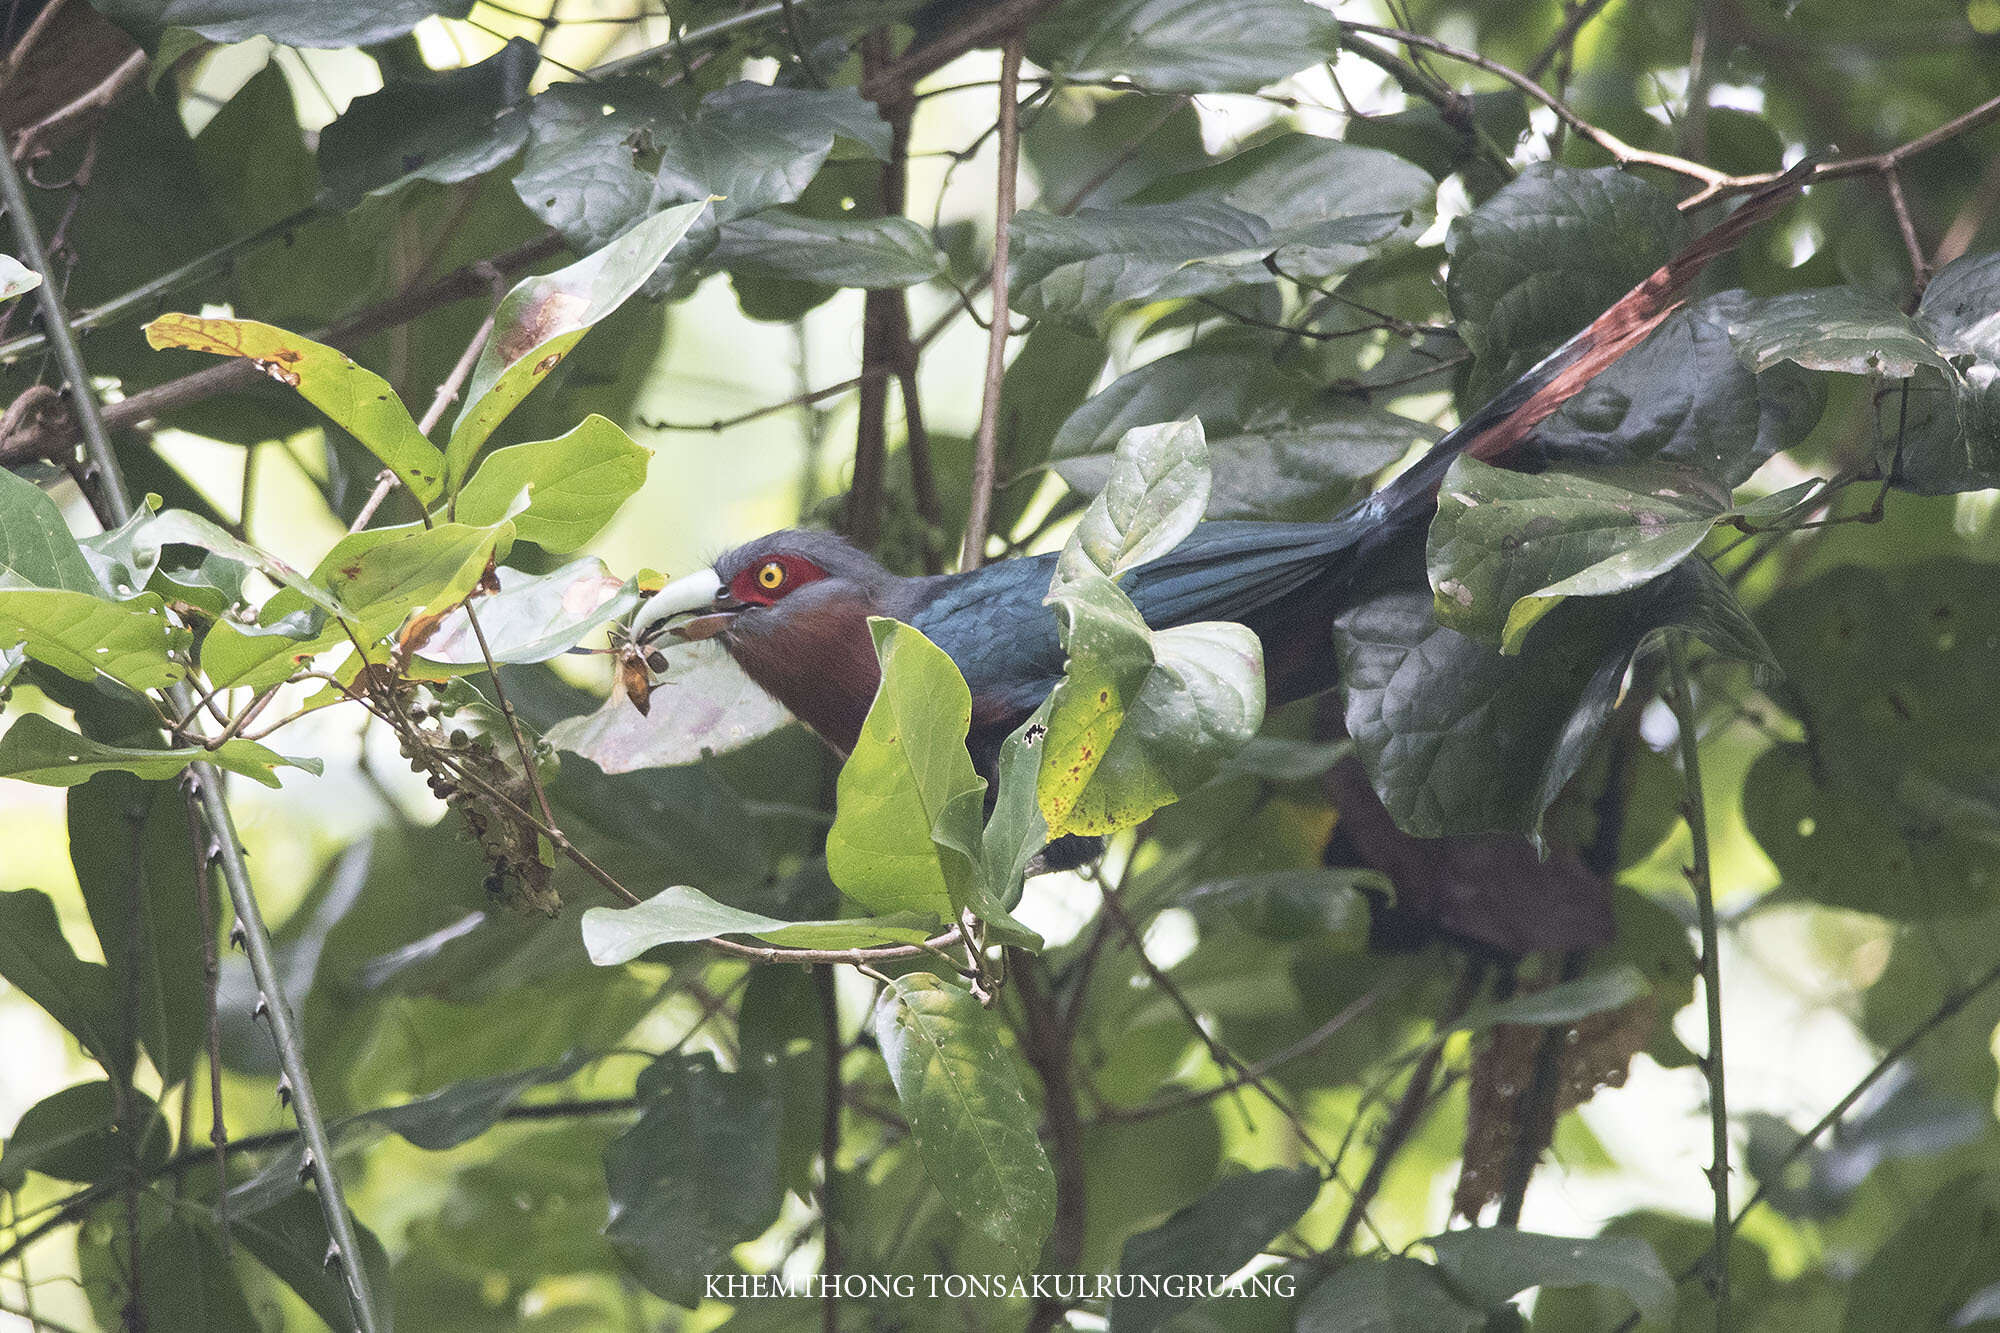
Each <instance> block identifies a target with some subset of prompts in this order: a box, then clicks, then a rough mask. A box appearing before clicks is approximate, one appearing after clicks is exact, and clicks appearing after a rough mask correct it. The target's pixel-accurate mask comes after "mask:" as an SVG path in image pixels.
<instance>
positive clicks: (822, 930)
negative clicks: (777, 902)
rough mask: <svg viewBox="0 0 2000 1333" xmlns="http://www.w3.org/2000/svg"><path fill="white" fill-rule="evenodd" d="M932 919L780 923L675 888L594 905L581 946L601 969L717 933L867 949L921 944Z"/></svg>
mask: <svg viewBox="0 0 2000 1333" xmlns="http://www.w3.org/2000/svg"><path fill="white" fill-rule="evenodd" d="M937 929H938V922H937V920H936V918H935V917H930V918H926V917H923V916H920V915H918V914H916V913H902V914H899V915H896V916H888V917H857V918H853V919H850V920H840V921H780V920H779V919H778V918H776V917H770V916H765V915H764V914H763V913H761V912H746V911H744V910H743V909H742V908H739V907H731V906H729V905H728V904H727V903H719V902H717V901H716V900H715V899H713V898H711V897H709V896H708V895H707V894H705V893H703V892H702V891H701V890H699V889H690V888H687V887H686V886H684V885H675V886H674V887H672V888H669V889H665V890H663V891H661V892H660V893H657V894H655V895H654V896H652V897H651V898H648V899H647V900H646V901H645V902H643V903H640V904H639V905H638V906H637V907H593V908H591V909H590V910H589V911H587V912H585V913H584V914H583V947H584V948H585V949H586V950H587V951H589V953H590V961H591V962H593V963H596V964H597V965H598V966H600V967H615V966H617V965H618V964H620V963H629V962H631V961H632V960H633V959H634V958H637V957H638V956H639V955H640V954H642V953H644V952H646V950H648V949H651V948H653V947H655V946H656V945H661V944H683V943H687V942H688V941H691V940H706V939H711V938H713V937H715V936H717V935H755V936H757V937H758V938H759V939H761V940H763V941H765V942H766V943H768V944H777V945H782V946H784V947H787V948H795V949H865V948H868V947H870V946H872V945H877V944H921V943H923V942H924V940H926V939H927V938H929V937H930V935H931V934H933V933H935V931H936V930H937Z"/></svg>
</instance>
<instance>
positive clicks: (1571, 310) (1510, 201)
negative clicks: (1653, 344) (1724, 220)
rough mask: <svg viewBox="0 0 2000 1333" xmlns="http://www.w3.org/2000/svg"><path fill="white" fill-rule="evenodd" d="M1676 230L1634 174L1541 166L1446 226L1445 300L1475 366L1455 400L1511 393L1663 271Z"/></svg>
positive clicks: (1675, 219)
mask: <svg viewBox="0 0 2000 1333" xmlns="http://www.w3.org/2000/svg"><path fill="white" fill-rule="evenodd" d="M1686 230H1687V228H1686V225H1685V223H1684V222H1683V220H1682V218H1681V215H1680V213H1679V212H1678V210H1676V209H1675V207H1674V201H1673V199H1672V198H1671V197H1669V196H1668V195H1667V194H1666V193H1665V192H1664V191H1662V190H1659V189H1657V188H1655V187H1654V186H1652V185H1650V184H1648V183H1646V182H1645V181H1642V180H1640V179H1639V178H1638V177H1636V176H1632V175H1629V174H1627V173H1625V172H1623V171H1620V170H1618V169H1617V168H1615V167H1600V168H1597V169H1596V170H1592V171H1584V170H1580V169H1578V168H1575V167H1564V166H1555V165H1551V164H1548V163H1537V164H1535V165H1534V166H1531V167H1529V168H1528V169H1527V170H1526V171H1523V172H1522V173H1521V174H1520V176H1519V177H1518V178H1517V179H1515V180H1513V181H1511V182H1509V183H1508V184H1507V185H1506V186H1504V187H1502V188H1501V189H1500V191H1499V192H1498V193H1496V194H1495V195H1494V196H1493V197H1492V198H1491V199H1488V200H1487V201H1486V202H1485V203H1484V204H1481V205H1480V206H1479V207H1478V208H1477V209H1475V210H1473V211H1472V212H1471V213H1469V214H1467V215H1466V216H1464V217H1461V218H1457V219H1455V220H1454V221H1453V222H1452V224H1451V230H1450V231H1449V232H1448V233H1447V234H1446V237H1445V250H1446V252H1447V253H1448V254H1449V255H1450V256H1451V267H1450V269H1449V271H1448V272H1447V274H1446V280H1445V295H1446V296H1447V297H1448V298H1449V299H1450V301H1451V309H1452V313H1453V314H1454V315H1456V316H1457V317H1458V334H1459V336H1460V337H1461V338H1463V339H1464V340H1465V345H1466V346H1467V347H1469V348H1470V349H1471V350H1472V353H1473V355H1474V357H1475V358H1477V360H1476V363H1475V366H1474V369H1473V373H1472V376H1471V378H1470V380H1469V381H1468V382H1467V384H1466V385H1465V387H1464V388H1463V389H1462V390H1461V397H1460V401H1461V402H1462V403H1467V404H1474V405H1476V404H1479V403H1483V402H1485V401H1486V400H1487V399H1489V398H1491V397H1492V396H1493V395H1494V394H1496V393H1498V392H1499V391H1500V390H1501V389H1502V388H1504V387H1506V386H1507V385H1508V384H1510V383H1512V382H1513V381H1514V380H1515V379H1516V378H1518V377H1519V376H1520V375H1521V373H1522V372H1523V371H1525V370H1527V369H1528V368H1529V367H1530V366H1532V365H1534V364H1535V362H1537V361H1539V360H1541V359H1542V357H1544V356H1546V355H1547V354H1548V353H1549V352H1551V351H1553V350H1554V349H1555V347H1556V346H1557V345H1558V344H1559V343H1561V342H1562V341H1563V340H1564V339H1566V338H1568V337H1569V336H1570V335H1571V334H1573V333H1575V332H1576V331H1577V330H1578V329H1581V328H1582V327H1583V326H1584V325H1586V324H1588V323H1590V321H1591V320H1593V319H1595V318H1597V316H1598V315H1599V314H1601V313H1603V311H1604V310H1605V309H1606V308H1607V307H1609V306H1610V305H1611V303H1612V302H1614V301H1616V300H1617V299H1618V298H1619V297H1621V296H1623V295H1624V294H1625V293H1626V292H1628V291H1630V290H1631V289H1632V288H1633V287H1634V286H1635V285H1637V284H1638V283H1639V281H1640V280H1641V279H1643V278H1645V277H1646V276H1647V275H1648V274H1650V273H1651V272H1652V271H1653V270H1654V269H1655V268H1658V267H1659V266H1660V265H1661V264H1663V263H1665V262H1666V260H1667V258H1668V257H1669V256H1670V255H1672V254H1673V253H1674V251H1675V249H1677V248H1678V246H1679V244H1680V242H1681V239H1682V237H1683V236H1684V235H1685V233H1686Z"/></svg>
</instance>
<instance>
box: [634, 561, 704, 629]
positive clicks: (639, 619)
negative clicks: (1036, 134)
mask: <svg viewBox="0 0 2000 1333" xmlns="http://www.w3.org/2000/svg"><path fill="white" fill-rule="evenodd" d="M721 591H722V583H721V581H720V580H719V579H717V578H716V577H715V573H714V571H713V570H707V569H704V570H700V571H697V572H696V573H693V574H689V575H687V576H686V577H684V578H678V579H675V580H674V581H673V582H672V583H669V584H668V585H667V586H666V587H664V588H662V589H660V590H659V591H658V592H656V593H654V594H653V595H652V596H651V597H649V598H647V599H646V601H645V604H644V605H642V606H641V607H640V608H639V612H638V614H637V615H635V616H633V617H632V637H634V638H642V637H645V636H646V635H647V634H648V633H649V632H650V631H653V630H655V629H656V628H657V627H658V626H660V625H662V624H664V623H665V622H666V621H669V620H671V619H673V618H674V617H675V616H684V615H688V614H690V613H692V612H696V611H713V610H715V609H716V606H715V599H716V597H717V595H718V594H720V593H721ZM710 618H711V617H703V619H705V620H706V619H710ZM678 628H680V627H676V629H678ZM721 628H722V626H721V625H720V624H718V625H716V626H715V627H714V628H712V629H709V630H708V632H707V633H706V634H693V635H683V637H687V638H707V637H708V636H709V635H710V634H714V633H715V632H716V631H717V630H719V629H721Z"/></svg>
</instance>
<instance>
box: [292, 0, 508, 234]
mask: <svg viewBox="0 0 2000 1333" xmlns="http://www.w3.org/2000/svg"><path fill="white" fill-rule="evenodd" d="M540 63H541V56H540V53H539V52H538V51H537V50H536V48H535V45H534V43H532V42H528V41H525V40H523V39H521V38H518V37H517V38H515V39H514V40H512V41H510V42H508V43H507V45H506V46H504V47H502V48H501V49H500V52H499V53H498V54H497V55H495V56H493V57H491V58H490V59H487V60H482V61H480V62H479V63H478V64H476V65H471V66H468V67H466V68H464V69H455V70H450V71H447V72H446V73H443V74H440V75H436V76H433V77H429V78H425V79H421V80H416V79H397V80H395V81H393V82H391V83H390V84H389V85H388V86H387V87H385V88H383V89H382V91H380V92H377V93H370V94H369V95H368V96H366V97H357V98H355V99H354V100H353V101H352V102H350V103H349V104H348V106H347V110H345V111H344V112H342V113H341V115H340V119H338V120H336V121H334V122H333V124H331V125H329V126H327V127H326V128H325V129H324V130H321V131H320V137H319V169H320V178H321V180H323V181H324V182H325V184H326V188H327V190H328V191H329V192H330V193H331V195H332V197H333V199H334V200H335V201H336V202H338V203H339V204H340V205H341V206H343V207H352V206H353V205H354V204H356V203H358V202H359V201H360V200H361V197H362V196H363V195H367V194H373V193H388V192H389V191H392V190H395V189H397V188H399V187H401V186H403V185H405V184H407V183H409V182H410V181H420V180H421V181H435V182H437V183H438V184H440V185H450V184H452V183H454V182H456V181H462V180H466V179H468V178H470V177H473V176H477V175H479V174H480V173H481V172H484V171H490V170H492V169H493V168H494V167H497V166H499V165H500V164H501V163H502V162H505V161H506V160H507V159H509V158H511V157H513V156H514V154H516V153H518V152H519V151H521V145H522V144H524V143H526V142H527V139H528V124H527V119H526V118H525V117H524V116H521V115H518V114H512V113H511V112H512V108H513V107H514V106H515V105H516V104H518V103H519V102H521V101H522V100H523V99H524V98H526V97H527V95H528V79H529V78H530V77H531V76H532V75H533V74H534V72H535V67H536V66H537V65H538V64H540Z"/></svg>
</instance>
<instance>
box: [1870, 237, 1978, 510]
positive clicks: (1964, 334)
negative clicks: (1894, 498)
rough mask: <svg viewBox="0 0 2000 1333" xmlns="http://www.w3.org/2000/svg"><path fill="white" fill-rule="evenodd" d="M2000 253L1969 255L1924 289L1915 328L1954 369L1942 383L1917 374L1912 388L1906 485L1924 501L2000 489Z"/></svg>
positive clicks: (1902, 415) (1905, 415)
mask: <svg viewBox="0 0 2000 1333" xmlns="http://www.w3.org/2000/svg"><path fill="white" fill-rule="evenodd" d="M1996 310H2000V252H1993V253H1988V254H1983V255H1967V256H1966V257H1964V258H1962V259H1957V260H1954V261H1952V262H1951V263H1949V264H1947V265H1945V266H1944V267H1943V268H1942V269H1940V270H1938V273H1937V276H1936V277H1934V278H1932V279H1931V282H1930V285H1929V286H1928V287H1925V288H1924V298H1923V301H1922V302H1921V303H1920V304H1919V305H1918V306H1917V323H1918V324H1919V325H1921V326H1922V327H1923V328H1924V329H1925V330H1926V331H1927V332H1928V333H1929V335H1930V337H1931V339H1932V341H1933V342H1934V343H1935V345H1936V346H1937V349H1938V351H1939V352H1941V353H1943V354H1944V356H1945V357H1946V358H1948V359H1949V360H1950V361H1951V362H1952V367H1953V374H1952V375H1951V376H1949V377H1948V378H1947V377H1944V376H1939V375H1934V374H1931V373H1930V372H1929V371H1919V372H1918V374H1917V377H1916V379H1915V380H1913V381H1912V382H1911V384H1910V385H1909V386H1908V391H1909V402H1908V405H1907V408H1905V405H1904V404H1902V403H1898V404H1897V405H1896V411H1897V414H1898V423H1899V424H1900V425H1902V426H1904V428H1905V429H1904V432H1903V460H1902V463H1903V466H1902V477H1901V484H1902V485H1904V486H1906V487H1907V488H1909V489H1910V490H1914V491H1917V492H1919V493H1921V494H1925V495H1938V494H1944V493H1949V492H1957V491H1969V490H1980V489H1984V488H1987V487H1992V486H1995V485H2000V387H1996V385H2000V335H1996V333H1995V330H1994V320H1993V314H1994V312H1995V311H1996Z"/></svg>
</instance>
